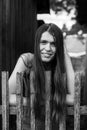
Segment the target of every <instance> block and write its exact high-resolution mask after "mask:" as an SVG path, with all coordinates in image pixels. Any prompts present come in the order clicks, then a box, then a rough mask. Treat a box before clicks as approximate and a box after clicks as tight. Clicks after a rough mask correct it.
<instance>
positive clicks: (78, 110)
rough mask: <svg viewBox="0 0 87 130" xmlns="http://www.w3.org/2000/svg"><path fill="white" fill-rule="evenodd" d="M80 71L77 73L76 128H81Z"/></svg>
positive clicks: (77, 129)
mask: <svg viewBox="0 0 87 130" xmlns="http://www.w3.org/2000/svg"><path fill="white" fill-rule="evenodd" d="M80 81H81V79H80V73H79V72H77V73H76V74H75V99H74V130H80V89H81V82H80Z"/></svg>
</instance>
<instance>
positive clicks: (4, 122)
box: [2, 71, 9, 130]
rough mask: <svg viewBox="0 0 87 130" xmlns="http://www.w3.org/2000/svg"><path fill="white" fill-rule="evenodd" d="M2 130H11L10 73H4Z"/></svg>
mask: <svg viewBox="0 0 87 130" xmlns="http://www.w3.org/2000/svg"><path fill="white" fill-rule="evenodd" d="M2 130H9V87H8V72H4V71H3V72H2Z"/></svg>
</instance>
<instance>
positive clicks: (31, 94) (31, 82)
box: [30, 71, 35, 130]
mask: <svg viewBox="0 0 87 130" xmlns="http://www.w3.org/2000/svg"><path fill="white" fill-rule="evenodd" d="M33 78H34V72H33V71H31V73H30V110H31V112H30V125H31V130H35V114H34V106H33V102H34V96H35V91H34V81H33Z"/></svg>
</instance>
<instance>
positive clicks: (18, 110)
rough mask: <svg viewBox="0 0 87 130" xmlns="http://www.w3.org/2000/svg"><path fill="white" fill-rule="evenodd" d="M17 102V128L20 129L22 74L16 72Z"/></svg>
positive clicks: (21, 122)
mask: <svg viewBox="0 0 87 130" xmlns="http://www.w3.org/2000/svg"><path fill="white" fill-rule="evenodd" d="M16 96H17V98H16V99H17V103H16V108H17V109H16V113H17V130H22V127H23V83H22V75H21V74H19V73H17V91H16Z"/></svg>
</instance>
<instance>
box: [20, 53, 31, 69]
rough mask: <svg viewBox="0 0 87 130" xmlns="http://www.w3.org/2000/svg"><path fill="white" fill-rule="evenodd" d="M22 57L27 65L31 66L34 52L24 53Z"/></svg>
mask: <svg viewBox="0 0 87 130" xmlns="http://www.w3.org/2000/svg"><path fill="white" fill-rule="evenodd" d="M20 58H22V60H23V62H24V64H25V66H26V67H28V68H29V67H31V64H32V61H33V59H34V54H33V53H29V52H28V53H23V54H21V55H20Z"/></svg>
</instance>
